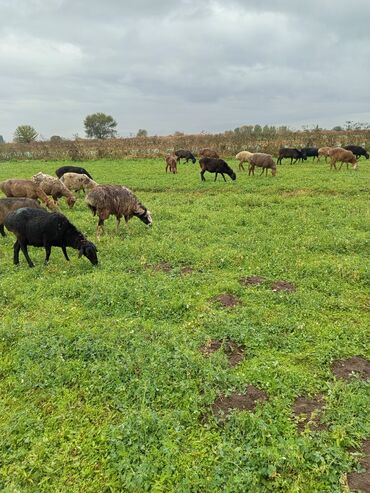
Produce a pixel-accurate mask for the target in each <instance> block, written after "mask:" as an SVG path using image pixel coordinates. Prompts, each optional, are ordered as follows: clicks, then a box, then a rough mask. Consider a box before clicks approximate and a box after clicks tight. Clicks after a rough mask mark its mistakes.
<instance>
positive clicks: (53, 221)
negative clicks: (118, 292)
mask: <svg viewBox="0 0 370 493" xmlns="http://www.w3.org/2000/svg"><path fill="white" fill-rule="evenodd" d="M4 224H5V227H6V229H8V230H9V231H11V232H12V233H14V234H15V236H16V238H17V240H16V242H15V243H14V247H13V248H14V264H15V265H18V264H19V250H22V252H23V254H24V256H25V257H26V260H27V262H28V265H29V266H30V267H34V264H33V262H32V260H31V259H30V257H29V255H28V251H27V246H28V245H31V246H36V247H44V248H45V252H46V257H45V264H46V263H47V262H48V260H49V258H50V253H51V247H52V246H56V247H60V248H61V249H62V251H63V254H64V257H65V258H66V260H69V258H68V255H67V249H66V247H71V248H75V249H76V250H78V256H79V257H81V256H82V255H84V256H85V257H87V258H88V259H89V260H90V262H91V263H92V264H93V265H97V264H98V257H97V248H96V246H95V245H94V243H91V241H88V240H87V239H86V238H85V236H84V235H83V234H82V233H81V232H80V231H78V230H77V228H76V227H75V226H73V224H71V223H70V222H69V221H68V219H67V218H66V217H65V216H64V215H63V214H60V213H59V212H47V211H45V210H43V209H31V208H29V207H22V208H21V209H17V210H16V211H13V212H11V213H10V214H8V216H7V217H6V219H5V222H4Z"/></svg>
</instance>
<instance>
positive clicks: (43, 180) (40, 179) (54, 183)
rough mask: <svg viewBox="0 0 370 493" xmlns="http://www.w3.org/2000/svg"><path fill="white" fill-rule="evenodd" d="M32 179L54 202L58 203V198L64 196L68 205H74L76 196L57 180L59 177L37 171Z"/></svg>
mask: <svg viewBox="0 0 370 493" xmlns="http://www.w3.org/2000/svg"><path fill="white" fill-rule="evenodd" d="M32 181H34V182H35V183H37V185H39V187H40V188H41V190H43V191H44V192H45V193H46V195H50V196H51V197H53V199H54V200H55V203H56V204H58V199H60V198H61V197H65V198H66V201H67V204H68V205H69V207H73V206H74V204H75V202H76V197H75V196H74V195H73V193H72V192H71V191H70V190H68V188H67V187H66V186H65V185H64V183H62V182H61V181H60V180H59V178H55V177H54V176H50V175H46V174H45V173H41V172H39V173H37V174H36V175H33V177H32Z"/></svg>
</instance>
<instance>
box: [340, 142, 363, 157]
mask: <svg viewBox="0 0 370 493" xmlns="http://www.w3.org/2000/svg"><path fill="white" fill-rule="evenodd" d="M343 149H346V150H347V151H351V152H352V153H353V154H354V155H355V156H356V158H357V159H359V157H361V156H365V157H366V159H369V153H368V152H367V150H366V149H364V148H363V147H361V146H352V145H349V146H344V147H343Z"/></svg>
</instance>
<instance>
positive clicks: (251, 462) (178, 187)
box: [0, 160, 370, 493]
mask: <svg viewBox="0 0 370 493" xmlns="http://www.w3.org/2000/svg"><path fill="white" fill-rule="evenodd" d="M227 161H228V162H229V164H230V165H231V166H232V168H233V169H234V170H235V171H236V173H237V180H236V181H235V182H231V181H230V180H229V179H228V178H227V179H228V181H227V183H224V182H223V180H222V177H221V176H219V178H218V181H217V182H216V183H214V182H213V175H210V174H208V173H206V175H205V177H206V180H207V181H206V182H204V183H201V181H200V176H199V165H198V164H196V165H193V164H190V163H189V164H187V165H185V164H180V165H178V170H179V173H178V174H177V175H170V174H167V175H166V174H165V172H164V168H165V164H164V160H132V161H130V160H125V161H104V160H101V161H95V162H86V163H81V166H84V167H86V169H88V170H89V171H90V172H91V174H92V175H93V177H94V179H95V180H96V181H97V182H98V183H117V184H124V185H126V186H128V187H129V188H131V189H132V190H133V191H134V192H135V193H136V195H137V196H138V197H139V199H140V200H141V201H142V202H143V204H144V205H145V206H146V207H148V208H149V209H150V211H151V212H152V216H153V227H152V228H151V229H148V228H146V226H145V225H144V224H142V223H141V222H140V221H139V220H138V219H136V218H133V219H131V221H130V222H129V225H128V228H127V229H126V228H125V225H124V222H122V224H121V229H120V232H119V234H118V235H117V234H116V233H115V219H114V218H111V219H109V220H108V221H106V228H105V229H106V234H105V235H104V236H103V237H102V238H101V240H100V241H99V242H96V244H97V247H98V250H99V253H98V256H99V266H98V267H97V268H94V267H92V266H91V264H90V263H89V262H88V261H87V259H86V258H82V259H78V258H77V252H76V251H74V250H71V249H69V253H70V257H71V262H69V263H68V262H66V261H65V259H64V257H63V255H62V252H61V250H60V249H57V248H53V249H52V254H51V258H50V262H49V265H48V266H44V265H43V260H44V251H43V250H42V249H36V248H33V247H30V248H29V252H30V256H31V258H32V260H33V261H34V263H35V265H36V267H35V268H34V269H30V268H28V266H27V264H26V261H25V259H24V257H23V255H22V254H21V256H20V261H21V263H20V266H18V267H15V266H13V265H12V255H13V252H12V245H13V242H14V239H13V238H14V237H13V236H12V235H11V234H10V233H8V236H7V237H6V238H0V293H1V297H0V326H1V330H0V348H1V358H0V376H1V377H0V395H1V400H0V406H1V408H0V409H1V411H0V490H1V491H4V492H7V493H16V492H22V493H31V492H32V493H33V492H34V493H42V492H47V493H50V492H68V493H73V492H79V493H87V492H89V493H96V492H101V493H103V492H107V493H108V492H121V491H122V492H135V493H141V492H145V491H150V492H175V491H176V492H181V493H182V492H184V493H185V492H186V493H188V492H189V493H190V492H194V493H198V492H220V491H226V492H233V493H234V492H253V493H260V492H261V493H264V492H274V493H276V492H282V493H315V492H317V493H324V492H327V493H336V492H338V493H339V492H344V491H348V489H347V479H346V474H347V473H349V472H350V471H354V470H357V471H360V469H361V466H359V465H358V457H359V456H358V455H357V456H356V455H355V454H353V450H352V453H350V449H353V448H354V447H355V448H356V447H361V443H362V441H363V440H364V439H365V438H368V437H369V435H370V391H369V390H370V387H369V382H366V381H365V379H364V378H361V374H360V375H359V376H358V377H357V378H347V379H346V378H340V377H338V378H337V377H335V375H334V372H335V368H336V367H337V366H338V364H337V365H335V364H334V362H336V361H337V360H343V359H346V358H351V357H354V356H359V357H363V358H367V359H370V345H369V340H370V338H369V327H370V317H369V308H370V298H369V292H368V280H369V277H368V276H369V270H368V265H369V264H368V253H369V236H368V234H369V219H370V218H369V183H370V163H369V162H366V161H365V160H360V163H359V168H360V169H359V171H357V172H355V171H353V170H346V169H342V170H341V171H339V172H333V171H332V172H330V171H329V164H327V165H326V164H324V163H321V164H317V163H312V162H307V163H305V164H303V165H302V164H296V165H293V166H291V165H289V164H283V165H282V166H280V167H278V173H277V176H276V177H275V178H272V177H271V175H270V174H269V176H268V178H266V177H260V176H258V175H259V171H258V170H257V171H256V176H255V177H248V173H246V172H244V173H241V172H238V168H237V163H236V162H235V161H233V160H227ZM61 165H62V164H61V163H60V162H58V163H56V162H54V163H52V162H41V161H39V162H37V161H31V162H7V163H0V180H4V179H6V178H13V177H17V178H29V177H30V176H32V175H33V174H34V173H36V172H38V171H43V172H45V173H50V174H54V171H55V169H56V168H57V167H58V166H61ZM60 205H61V211H62V212H63V213H65V214H66V215H67V216H68V218H69V219H70V220H71V222H72V223H73V224H75V225H76V226H77V227H78V228H79V229H80V230H81V231H82V232H83V233H85V234H87V236H88V238H89V239H90V240H92V241H94V242H95V228H96V224H97V219H96V218H93V216H92V214H91V212H90V211H89V210H88V209H87V207H86V206H85V203H84V200H83V198H82V197H81V198H80V199H79V200H78V201H77V203H76V205H75V207H74V208H73V209H72V210H70V209H68V207H67V206H66V204H65V202H64V200H63V199H62V200H61V201H60ZM252 276H258V277H259V279H256V277H254V278H253V279H250V277H252ZM277 281H285V282H286V283H289V284H284V283H282V282H280V283H278V284H274V283H276V282H277ZM274 287H275V290H274V289H273V288H274ZM284 288H286V289H284ZM222 295H225V296H222ZM226 295H228V296H226ZM223 303H224V304H226V305H230V306H224V305H223ZM234 353H236V360H235V359H234V360H233V359H232V357H233V356H235V354H234ZM364 364H365V365H366V363H364ZM333 365H334V366H333ZM366 371H367V367H365V369H364V371H363V374H362V376H364V375H365V373H366ZM252 386H253V387H252ZM257 389H258V390H257ZM253 392H254V393H253ZM244 394H245V395H246V396H247V397H248V396H249V397H248V398H249V401H248V400H247V397H246V400H245V401H243V399H242V397H241V396H242V395H244ZM256 395H257V397H256V398H254V397H253V396H256ZM299 397H300V398H301V401H297V398H299ZM305 400H307V402H308V401H310V402H311V404H312V403H313V408H314V409H315V410H314V412H313V414H312V416H311V418H310V416H309V414H307V415H306V417H307V419H306V421H304V416H302V415H301V416H300V417H299V413H298V412H297V409H298V407H297V406H298V404H299V403H302V402H303V403H304V402H305ZM316 404H317V405H316ZM230 406H231V407H232V406H235V407H238V406H239V407H242V410H238V409H235V410H234V411H231V412H229V411H228V407H230ZM315 406H316V407H315ZM294 410H296V412H294ZM222 411H224V412H222ZM298 421H299V422H298ZM308 421H310V423H308Z"/></svg>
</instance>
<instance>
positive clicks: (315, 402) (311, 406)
mask: <svg viewBox="0 0 370 493" xmlns="http://www.w3.org/2000/svg"><path fill="white" fill-rule="evenodd" d="M323 406H324V401H323V396H322V395H321V394H318V395H315V396H314V397H312V398H306V397H303V396H299V397H297V398H296V400H295V401H294V405H293V413H294V415H295V417H296V418H297V429H298V431H303V430H304V429H305V427H306V426H307V425H309V428H310V429H311V430H313V431H320V430H325V429H326V426H325V425H324V424H323V423H321V422H320V412H321V410H322V408H323Z"/></svg>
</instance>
